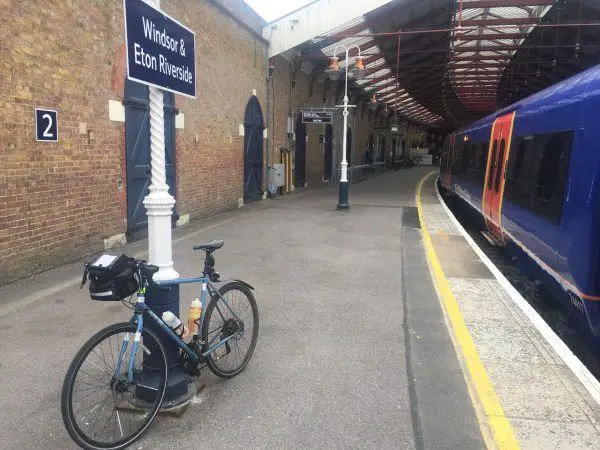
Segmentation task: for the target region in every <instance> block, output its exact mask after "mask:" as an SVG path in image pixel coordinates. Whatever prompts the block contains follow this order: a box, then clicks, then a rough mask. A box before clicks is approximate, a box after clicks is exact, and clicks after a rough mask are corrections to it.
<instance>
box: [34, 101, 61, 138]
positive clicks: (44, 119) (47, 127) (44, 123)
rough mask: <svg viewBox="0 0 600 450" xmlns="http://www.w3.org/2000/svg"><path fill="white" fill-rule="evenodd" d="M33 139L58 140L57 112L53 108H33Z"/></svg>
mask: <svg viewBox="0 0 600 450" xmlns="http://www.w3.org/2000/svg"><path fill="white" fill-rule="evenodd" d="M35 140H36V141H41V142H58V113H57V112H56V111H55V110H53V109H44V108H35Z"/></svg>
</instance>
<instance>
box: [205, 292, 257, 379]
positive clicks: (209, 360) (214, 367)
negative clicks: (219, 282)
mask: <svg viewBox="0 0 600 450" xmlns="http://www.w3.org/2000/svg"><path fill="white" fill-rule="evenodd" d="M232 291H240V292H241V293H242V294H243V295H244V296H245V297H246V298H247V300H248V302H249V303H250V306H251V308H252V320H253V329H252V338H251V340H250V346H249V348H248V351H247V352H246V355H245V357H244V359H243V360H242V362H241V364H240V365H239V366H237V367H235V368H234V369H232V370H224V369H222V368H221V367H219V364H218V363H217V362H216V361H215V360H214V359H213V356H212V354H210V355H208V356H207V357H206V364H207V366H208V368H209V369H210V370H211V371H212V373H214V374H215V375H216V376H218V377H221V378H232V377H234V376H236V375H238V374H239V373H240V372H242V371H243V370H244V369H245V368H246V366H247V365H248V362H249V361H250V358H251V357H252V354H253V353H254V349H255V347H256V341H257V339H258V327H259V319H258V306H257V304H256V299H255V298H254V295H253V294H252V291H251V290H250V289H249V288H248V287H247V286H246V285H245V284H244V283H240V282H237V281H234V282H230V283H227V284H225V285H224V286H222V287H221V288H220V289H219V293H220V294H221V295H222V296H223V297H225V298H226V294H227V293H228V292H232ZM220 300H221V299H220V298H219V296H218V295H216V294H213V295H212V297H211V300H210V302H209V304H208V306H207V307H206V312H205V317H204V324H203V325H204V326H203V327H202V340H203V341H204V343H205V344H204V351H207V350H208V345H207V343H208V342H209V336H208V333H209V326H208V325H209V324H210V318H211V316H212V314H213V312H214V310H215V308H216V306H217V304H218V303H219V301H220Z"/></svg>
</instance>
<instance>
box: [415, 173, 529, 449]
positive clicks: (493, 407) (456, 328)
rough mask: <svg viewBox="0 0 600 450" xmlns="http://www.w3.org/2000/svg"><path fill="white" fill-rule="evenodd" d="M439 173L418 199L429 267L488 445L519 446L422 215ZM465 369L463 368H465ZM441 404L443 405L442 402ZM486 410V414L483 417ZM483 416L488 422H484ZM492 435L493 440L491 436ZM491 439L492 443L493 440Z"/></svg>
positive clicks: (421, 183)
mask: <svg viewBox="0 0 600 450" xmlns="http://www.w3.org/2000/svg"><path fill="white" fill-rule="evenodd" d="M434 173H436V172H430V173H429V174H427V175H426V176H424V177H423V178H422V179H421V181H420V182H419V184H418V186H417V191H416V194H415V197H416V198H415V200H416V203H417V210H418V213H419V222H420V224H421V234H422V236H423V244H424V246H425V251H426V254H427V258H428V260H429V267H430V270H431V272H432V276H433V278H434V281H435V283H436V285H437V289H438V292H439V294H440V297H441V301H442V306H443V308H444V309H445V312H446V316H447V318H448V322H449V326H450V328H451V330H450V331H451V334H453V337H454V339H453V340H454V342H455V348H456V351H457V353H458V356H459V359H462V361H461V362H462V363H463V364H462V365H463V367H464V366H466V368H467V371H466V372H467V373H465V378H466V379H467V386H468V389H469V394H470V396H471V400H472V402H473V404H474V407H475V409H476V411H477V412H479V414H478V418H479V422H480V427H481V429H482V433H483V435H484V439H485V440H486V442H487V445H488V447H489V448H498V449H518V448H519V444H518V441H517V438H516V437H515V434H514V432H513V429H512V427H511V425H510V422H509V420H508V419H507V417H506V416H505V415H504V411H503V409H502V406H501V404H500V400H499V398H498V396H497V395H496V392H495V391H494V387H493V386H492V383H491V381H490V378H489V376H488V373H487V371H486V370H485V367H484V365H483V363H482V362H481V359H480V358H479V354H478V353H477V348H476V347H475V343H474V342H473V338H472V337H471V334H470V333H469V329H468V328H467V325H466V323H465V320H464V318H463V316H462V314H461V312H460V309H459V307H458V303H457V302H456V299H455V298H454V294H453V293H452V290H451V289H450V285H449V283H448V280H447V279H446V276H445V274H444V272H443V270H442V266H441V265H440V261H439V259H438V257H437V254H436V252H435V249H434V247H433V243H432V241H431V236H430V234H429V231H427V226H426V224H425V220H424V218H423V205H422V204H421V190H422V188H423V184H424V183H425V181H426V180H427V179H428V178H429V177H430V176H431V175H433V174H434ZM463 370H464V369H463ZM440 406H442V405H440ZM481 413H483V415H484V417H483V418H482V417H481V415H482V414H481ZM482 419H483V420H484V421H485V422H484V423H482ZM490 434H491V439H490ZM490 440H491V441H492V442H490Z"/></svg>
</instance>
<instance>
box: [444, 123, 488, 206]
mask: <svg viewBox="0 0 600 450" xmlns="http://www.w3.org/2000/svg"><path fill="white" fill-rule="evenodd" d="M491 123H492V121H491V120H490V119H482V120H480V121H479V122H476V123H474V124H472V125H471V126H470V127H468V128H465V129H463V130H460V131H458V132H456V133H453V134H452V135H450V136H448V137H447V138H446V140H445V142H444V152H443V154H442V159H441V162H440V185H441V186H442V187H443V188H444V189H446V190H447V191H450V192H453V193H456V194H458V195H459V197H461V198H462V199H463V200H464V201H466V202H467V203H468V204H469V205H470V206H472V207H473V208H475V210H476V211H477V212H478V213H481V198H482V192H483V184H484V179H485V172H486V167H487V159H488V147H489V136H490V130H491Z"/></svg>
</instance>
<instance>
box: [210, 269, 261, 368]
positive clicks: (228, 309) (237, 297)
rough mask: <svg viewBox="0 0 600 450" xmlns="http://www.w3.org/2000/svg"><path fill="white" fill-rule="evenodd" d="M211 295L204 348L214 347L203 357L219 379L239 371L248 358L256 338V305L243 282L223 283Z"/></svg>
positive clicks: (252, 350)
mask: <svg viewBox="0 0 600 450" xmlns="http://www.w3.org/2000/svg"><path fill="white" fill-rule="evenodd" d="M219 292H220V294H221V295H222V296H223V299H224V300H225V301H223V300H222V299H221V298H220V297H219V296H218V295H213V296H212V298H211V300H210V302H209V304H208V306H207V307H206V313H205V317H204V323H203V326H202V340H203V341H204V342H205V344H204V351H207V350H209V349H210V348H211V347H215V346H218V345H219V343H220V342H223V341H224V340H225V339H227V338H230V337H231V336H233V337H231V338H230V339H229V340H228V341H227V342H226V343H225V344H222V345H220V346H219V347H217V348H215V349H214V350H213V351H212V352H211V353H210V355H208V356H207V357H206V364H207V365H208V368H209V369H210V370H211V371H212V372H213V373H214V374H215V375H217V376H219V377H221V378H231V377H234V376H236V375H237V374H239V373H240V372H241V371H242V370H244V368H245V367H246V365H247V364H248V362H249V361H250V358H251V357H252V353H253V352H254V348H255V346H256V339H257V337H258V307H257V306H256V300H255V299H254V295H252V291H251V290H250V289H249V288H248V287H247V286H246V285H245V284H243V283H239V282H235V281H234V282H231V283H227V284H226V285H224V286H223V287H221V289H219Z"/></svg>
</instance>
